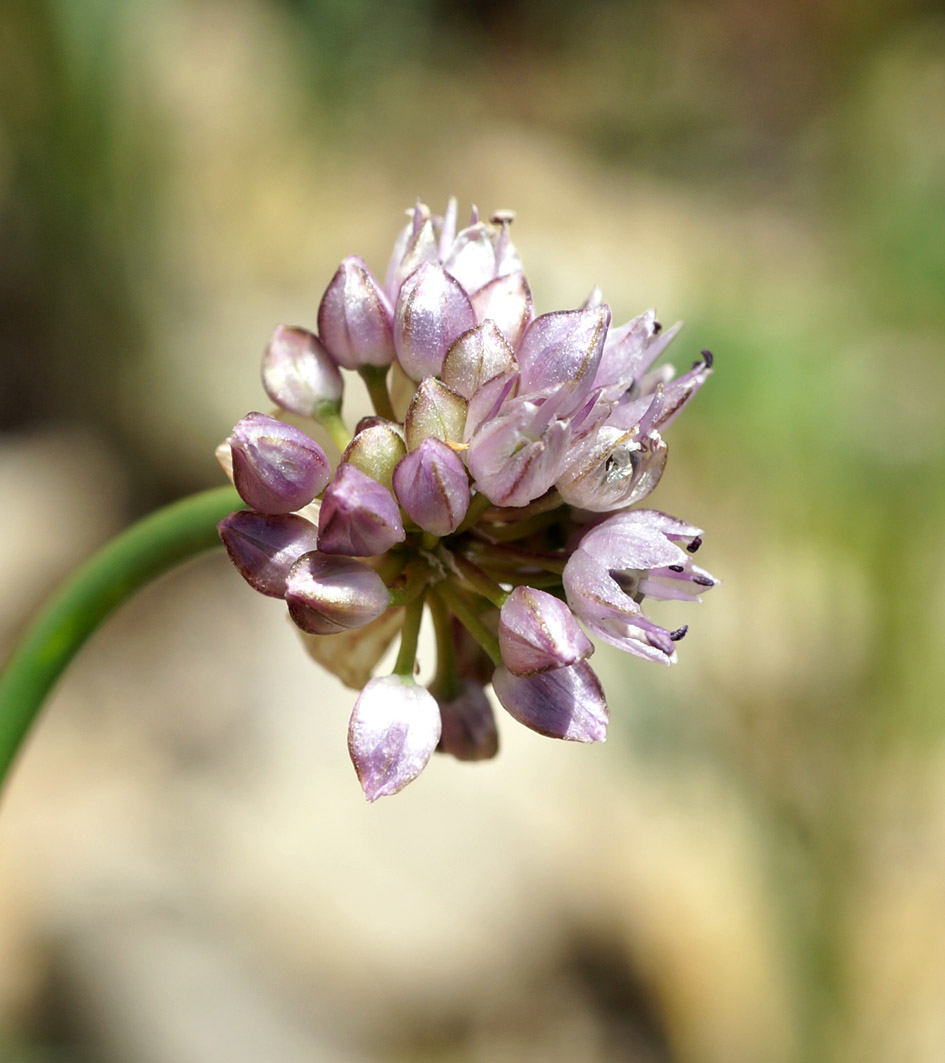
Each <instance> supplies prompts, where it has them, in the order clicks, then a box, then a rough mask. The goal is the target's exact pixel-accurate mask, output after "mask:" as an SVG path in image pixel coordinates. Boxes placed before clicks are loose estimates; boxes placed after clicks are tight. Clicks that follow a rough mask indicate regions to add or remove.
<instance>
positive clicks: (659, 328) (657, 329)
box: [653, 321, 663, 336]
mask: <svg viewBox="0 0 945 1063" xmlns="http://www.w3.org/2000/svg"><path fill="white" fill-rule="evenodd" d="M662 331H663V326H662V324H661V322H659V321H654V322H653V335H654V336H658V335H659V334H660V333H661V332H662Z"/></svg>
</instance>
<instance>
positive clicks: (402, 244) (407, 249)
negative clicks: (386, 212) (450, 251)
mask: <svg viewBox="0 0 945 1063" xmlns="http://www.w3.org/2000/svg"><path fill="white" fill-rule="evenodd" d="M408 213H409V214H410V221H409V222H408V223H407V226H406V228H404V229H403V230H402V231H401V233H400V236H398V237H397V241H396V242H395V244H394V252H393V254H392V255H391V259H390V263H389V265H388V267H387V276H386V279H385V281H384V290H385V291H386V293H387V297H388V299H390V301H391V303H396V302H397V293H398V292H399V291H400V286H401V285H402V284H403V282H404V281H405V280H406V279H407V278H408V277H409V276H410V274H411V273H413V272H414V270H415V269H417V267H418V266H421V265H422V264H423V263H424V262H436V261H437V258H438V256H437V241H436V236H435V233H434V228H433V220H432V219H431V217H430V211H429V208H428V207H426V206H425V205H424V204H423V203H417V205H416V207H414V208H413V210H412V211H409V212H408Z"/></svg>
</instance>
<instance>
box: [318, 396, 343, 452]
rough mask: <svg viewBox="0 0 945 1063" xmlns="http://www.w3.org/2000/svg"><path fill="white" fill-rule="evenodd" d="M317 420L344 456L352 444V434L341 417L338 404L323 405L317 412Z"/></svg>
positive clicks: (328, 403)
mask: <svg viewBox="0 0 945 1063" xmlns="http://www.w3.org/2000/svg"><path fill="white" fill-rule="evenodd" d="M315 419H316V420H317V421H318V423H319V424H320V425H322V427H323V428H324V429H325V431H326V432H328V434H329V435H330V436H331V439H332V442H333V443H334V444H335V446H336V447H337V448H338V449H339V450H340V451H341V453H342V454H344V452H345V448H346V447H347V446H348V444H349V443H350V442H351V433H350V432H349V431H348V426H347V425H346V424H345V422H344V418H343V417H342V416H341V410H340V407H339V405H338V403H330V402H326V403H323V404H322V405H321V406H320V407H319V408H318V409H317V410H316V411H315Z"/></svg>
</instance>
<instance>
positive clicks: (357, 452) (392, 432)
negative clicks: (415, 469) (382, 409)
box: [341, 417, 407, 490]
mask: <svg viewBox="0 0 945 1063" xmlns="http://www.w3.org/2000/svg"><path fill="white" fill-rule="evenodd" d="M406 453H407V444H406V443H405V442H404V436H403V432H402V430H401V427H400V425H397V424H394V422H393V421H384V420H382V419H381V418H380V417H369V418H365V420H364V421H362V423H361V425H359V427H358V431H357V433H356V434H355V437H354V439H352V440H351V442H350V443H349V444H348V447H347V449H346V450H345V452H344V455H343V456H342V459H341V460H342V461H346V462H348V463H349V464H351V465H354V466H355V467H356V468H358V469H360V470H361V472H363V473H365V474H366V475H368V476H370V477H371V479H372V480H377V482H378V483H379V484H383V485H384V486H385V487H386V488H387V489H388V490H391V489H392V486H393V475H394V466H395V465H396V464H397V462H398V461H400V459H401V458H402V457H403V456H404V455H405V454H406Z"/></svg>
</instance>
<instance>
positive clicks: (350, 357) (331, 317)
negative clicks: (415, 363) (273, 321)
mask: <svg viewBox="0 0 945 1063" xmlns="http://www.w3.org/2000/svg"><path fill="white" fill-rule="evenodd" d="M392 321H393V310H392V309H391V305H390V303H389V302H388V301H387V296H386V295H385V294H384V293H383V291H382V290H381V287H380V285H379V284H378V283H377V281H376V280H375V279H374V277H373V275H372V274H371V271H370V270H369V269H368V268H367V266H366V265H365V264H364V263H363V262H362V261H361V259H360V258H358V257H357V256H355V255H351V256H350V257H349V258H346V259H345V260H344V261H343V262H342V263H341V265H340V266H339V267H338V271H337V273H335V275H334V277H333V278H332V281H331V284H329V285H328V288H327V289H326V291H325V294H324V295H323V296H322V301H321V305H320V306H319V308H318V335H319V337H320V338H321V341H322V343H323V344H324V345H325V348H326V349H327V350H328V352H329V353H330V354H331V356H332V357H333V358H334V359H335V361H336V362H337V363H338V364H339V365H340V366H343V367H344V368H345V369H360V368H361V366H363V365H376V366H383V365H390V363H391V362H392V361H393V360H394V333H393V328H392Z"/></svg>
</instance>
